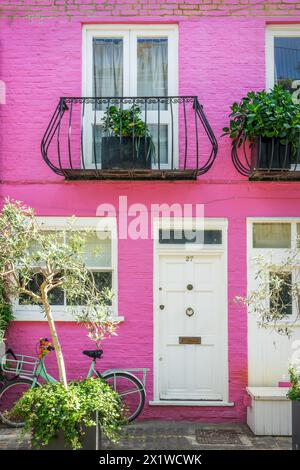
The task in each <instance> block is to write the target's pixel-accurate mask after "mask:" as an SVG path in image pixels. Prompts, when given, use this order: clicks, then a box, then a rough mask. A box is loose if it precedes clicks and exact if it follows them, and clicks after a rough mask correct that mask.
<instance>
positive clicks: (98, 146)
mask: <svg viewBox="0 0 300 470" xmlns="http://www.w3.org/2000/svg"><path fill="white" fill-rule="evenodd" d="M95 131H96V132H95ZM102 136H103V129H102V127H101V126H100V125H96V126H94V125H93V139H95V145H94V140H93V143H92V163H95V154H96V163H97V164H99V165H100V163H101V153H102Z"/></svg>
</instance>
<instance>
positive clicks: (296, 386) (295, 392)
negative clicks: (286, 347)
mask: <svg viewBox="0 0 300 470" xmlns="http://www.w3.org/2000/svg"><path fill="white" fill-rule="evenodd" d="M289 374H290V382H291V387H290V389H289V391H288V394H287V396H288V397H289V399H290V400H298V401H300V373H299V372H297V370H296V368H295V367H293V366H291V367H290V368H289Z"/></svg>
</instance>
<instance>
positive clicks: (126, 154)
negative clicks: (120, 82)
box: [41, 96, 218, 180]
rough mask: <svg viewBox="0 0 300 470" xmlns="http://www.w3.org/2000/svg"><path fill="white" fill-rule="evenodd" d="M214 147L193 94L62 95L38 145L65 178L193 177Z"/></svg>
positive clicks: (208, 163) (211, 158)
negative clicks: (98, 96)
mask: <svg viewBox="0 0 300 470" xmlns="http://www.w3.org/2000/svg"><path fill="white" fill-rule="evenodd" d="M217 150H218V145H217V141H216V138H215V136H214V133H213V131H212V129H211V127H210V125H209V122H208V120H207V118H206V116H205V114H204V112H203V107H202V105H201V104H200V103H199V101H198V98H197V97H196V96H168V97H130V98H124V97H107V98H103V97H101V98H84V97H63V98H60V100H59V103H58V105H57V107H56V109H55V111H54V113H53V115H52V118H51V120H50V122H49V125H48V127H47V129H46V132H45V134H44V136H43V139H42V143H41V152H42V156H43V159H44V161H45V162H46V164H47V165H48V166H49V167H50V168H51V169H52V170H53V171H54V172H55V173H56V174H58V175H60V176H64V177H65V179H67V180H95V179H96V180H107V179H108V180H111V179H117V180H143V179H149V180H160V179H163V180H193V179H197V177H198V176H200V175H203V174H204V173H206V172H207V171H208V170H209V169H210V168H211V166H212V165H213V163H214V161H215V158H216V155H217Z"/></svg>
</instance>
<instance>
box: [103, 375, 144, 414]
mask: <svg viewBox="0 0 300 470" xmlns="http://www.w3.org/2000/svg"><path fill="white" fill-rule="evenodd" d="M98 375H100V374H99V372H98ZM100 376H101V375H100ZM102 378H103V380H105V382H106V383H107V384H108V385H110V387H111V388H112V389H113V390H115V391H116V392H117V393H118V394H119V395H120V396H121V398H122V401H123V403H124V405H125V413H126V418H127V420H128V421H129V422H130V421H133V420H134V419H136V418H137V417H138V416H139V414H140V413H141V411H142V409H143V408H144V404H145V389H144V386H143V384H142V382H141V381H140V380H139V379H138V378H137V377H135V376H134V375H133V374H130V373H129V372H125V371H124V372H110V373H108V374H107V375H104V376H102Z"/></svg>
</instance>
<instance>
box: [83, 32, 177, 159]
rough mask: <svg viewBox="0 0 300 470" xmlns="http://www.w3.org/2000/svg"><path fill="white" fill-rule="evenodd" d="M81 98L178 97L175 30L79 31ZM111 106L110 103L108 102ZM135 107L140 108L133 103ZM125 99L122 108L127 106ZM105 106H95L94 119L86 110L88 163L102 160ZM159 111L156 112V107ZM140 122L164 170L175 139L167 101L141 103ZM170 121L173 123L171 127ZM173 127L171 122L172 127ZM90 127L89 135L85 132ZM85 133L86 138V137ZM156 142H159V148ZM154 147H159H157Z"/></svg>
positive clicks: (90, 110) (173, 118) (129, 104)
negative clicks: (143, 122)
mask: <svg viewBox="0 0 300 470" xmlns="http://www.w3.org/2000/svg"><path fill="white" fill-rule="evenodd" d="M84 38H85V39H84V60H83V67H84V77H83V78H84V81H83V94H84V95H85V96H93V97H103V98H107V97H164V96H176V95H177V91H178V90H177V86H178V85H177V27H176V26H174V25H170V26H167V25H163V26H157V25H139V26H138V25H136V26H134V25H122V26H121V25H101V26H95V25H93V26H86V28H85V30H84ZM110 104H114V103H113V101H111V102H110ZM137 105H138V106H139V104H138V103H137ZM130 106H131V103H129V102H128V104H126V102H125V103H124V101H123V102H122V107H124V108H126V107H128V108H129V107H130ZM107 107H108V103H107V102H103V103H100V104H98V105H97V109H96V116H95V113H94V112H93V111H95V109H92V108H91V107H89V108H87V110H86V111H87V112H86V115H85V119H86V123H87V126H86V135H85V137H86V139H85V140H86V143H87V152H88V147H91V146H90V142H91V140H93V139H95V141H96V144H95V145H94V148H93V149H92V152H91V155H90V164H91V166H93V165H94V163H95V161H96V164H98V165H99V166H100V165H101V162H102V138H103V137H104V131H103V126H101V122H103V118H104V116H105V111H106V109H107ZM158 107H159V109H158ZM140 108H141V111H142V114H141V119H142V120H143V121H146V122H147V126H148V128H149V131H150V133H151V135H152V138H153V142H154V146H155V153H156V155H157V154H158V153H159V159H160V163H161V167H162V168H164V167H165V168H168V167H169V165H170V161H171V152H173V161H174V153H175V154H176V153H177V151H176V149H175V150H174V142H175V144H176V139H174V135H173V148H171V145H170V144H169V142H170V141H171V132H173V133H174V122H175V123H176V122H177V120H176V119H177V117H176V116H174V115H173V116H172V115H171V113H170V110H169V109H168V105H167V104H166V103H160V104H158V102H157V101H156V102H153V103H147V109H145V106H144V104H142V105H140ZM171 119H172V124H173V125H171ZM176 127H177V124H175V128H176ZM88 129H89V131H88ZM88 132H90V135H87V134H88ZM158 141H159V144H158ZM158 147H159V148H158Z"/></svg>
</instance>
